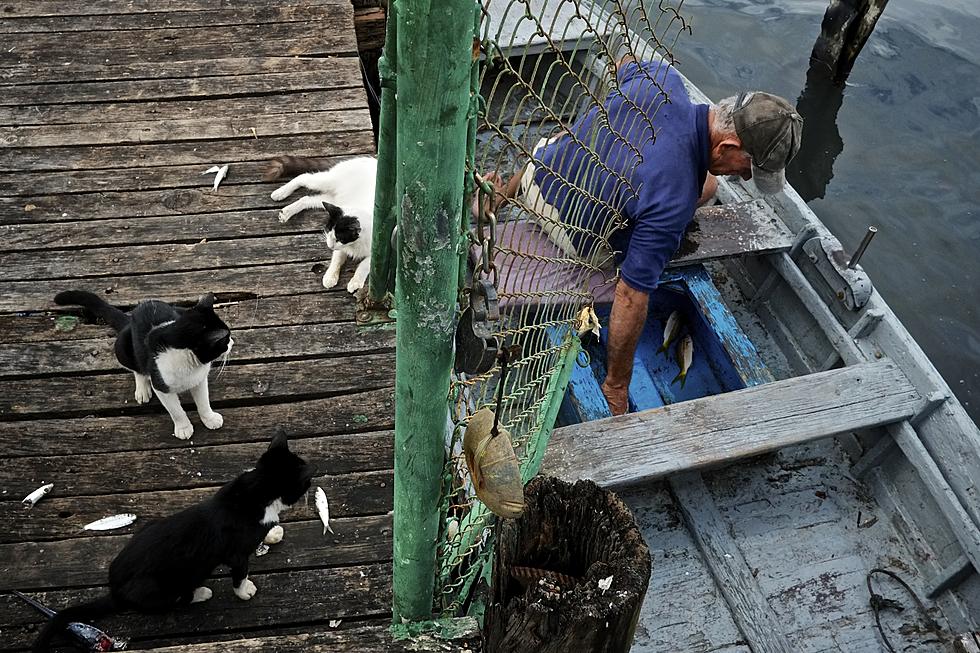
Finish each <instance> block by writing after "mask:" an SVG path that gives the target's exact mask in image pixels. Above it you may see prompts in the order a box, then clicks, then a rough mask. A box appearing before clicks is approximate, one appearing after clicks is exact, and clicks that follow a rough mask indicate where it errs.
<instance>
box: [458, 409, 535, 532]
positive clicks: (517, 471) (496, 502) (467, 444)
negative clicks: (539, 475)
mask: <svg viewBox="0 0 980 653" xmlns="http://www.w3.org/2000/svg"><path fill="white" fill-rule="evenodd" d="M493 421H494V413H493V411H492V410H490V409H489V408H481V409H480V410H478V411H476V413H474V414H473V417H471V418H470V423H469V424H468V425H467V426H466V433H464V434H463V454H464V455H465V457H466V466H467V467H468V468H469V470H470V478H472V479H473V487H474V489H475V490H476V496H477V497H479V499H480V501H482V502H483V503H484V504H486V506H487V508H489V509H490V511H491V512H493V514H495V515H497V516H499V517H507V518H514V517H519V516H520V514H521V513H522V512H524V483H523V482H522V481H521V467H520V464H519V463H518V460H517V454H516V453H514V446H513V445H512V444H511V441H510V433H509V432H507V430H506V429H503V428H499V427H498V433H497V436H496V437H493V434H492V431H493Z"/></svg>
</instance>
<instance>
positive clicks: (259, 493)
mask: <svg viewBox="0 0 980 653" xmlns="http://www.w3.org/2000/svg"><path fill="white" fill-rule="evenodd" d="M314 474H315V472H314V470H313V468H312V467H311V466H309V465H308V464H307V463H306V461H304V460H303V459H302V458H300V457H299V456H297V455H296V454H294V453H293V452H291V451H290V450H289V444H288V442H287V440H286V436H285V435H284V434H282V433H279V434H277V435H276V436H275V438H273V440H272V444H271V445H269V449H268V450H267V451H266V452H265V453H263V454H262V457H261V458H259V462H258V464H257V465H256V467H255V469H252V470H249V471H247V472H244V473H243V474H241V475H240V476H239V477H238V478H236V479H235V480H233V481H231V482H230V483H227V484H226V485H224V486H223V487H222V488H221V489H220V490H218V491H217V493H216V494H215V495H214V496H213V497H211V498H210V499H208V500H206V501H204V502H203V503H199V504H197V505H195V506H192V507H190V508H187V509H186V510H183V511H181V512H178V513H177V514H175V515H171V516H169V517H164V518H162V519H160V520H157V521H154V522H151V523H150V524H148V525H147V526H146V527H144V528H143V529H142V530H140V531H139V532H137V533H136V534H135V535H134V536H133V537H132V539H130V540H129V542H128V543H127V544H126V546H124V547H123V549H122V551H120V552H119V555H117V556H116V557H115V559H114V560H113V561H112V562H111V563H110V565H109V594H108V596H105V597H103V598H100V599H96V600H94V601H91V602H89V603H84V604H82V605H78V606H73V607H70V608H66V609H64V610H62V611H60V612H58V614H57V615H56V616H55V617H54V618H53V619H52V620H51V621H49V622H48V624H47V625H46V626H45V627H44V629H43V630H42V631H41V634H40V635H39V636H38V638H37V641H36V642H35V643H34V651H35V653H39V652H42V651H48V649H49V646H50V642H51V639H52V638H53V637H54V636H55V635H56V634H57V633H59V632H62V631H63V630H64V628H65V626H66V625H67V624H69V623H71V622H73V621H87V620H90V619H97V618H99V617H103V616H106V615H109V614H116V613H120V612H125V611H129V610H133V611H137V612H142V613H151V614H152V613H160V612H167V611H169V610H172V609H173V608H175V607H177V606H178V605H183V604H187V603H198V602H200V601H207V600H208V599H210V598H211V594H212V593H211V590H210V588H208V587H204V582H205V581H206V580H207V579H208V577H209V576H210V575H211V574H212V572H214V570H215V568H217V567H219V566H221V565H228V566H229V567H231V578H232V584H233V589H234V591H235V595H236V596H237V597H238V598H240V599H242V600H243V601H247V600H249V599H250V598H252V597H253V596H254V595H255V592H256V588H255V584H254V583H253V582H252V581H251V580H249V578H248V560H249V557H250V556H251V555H252V553H254V552H255V548H256V547H257V546H258V545H259V544H261V543H262V541H263V538H266V542H269V543H275V542H278V541H279V540H280V539H282V529H281V527H278V526H277V524H278V522H279V513H280V511H282V510H284V509H286V508H288V507H289V506H291V505H293V504H294V503H296V502H297V501H299V500H300V499H301V498H302V497H303V495H305V494H306V492H307V491H308V490H309V489H310V483H311V481H312V479H313V476H314ZM274 526H275V528H273V531H278V533H277V534H275V538H274V539H273V536H274V534H273V532H271V531H270V527H274ZM267 533H268V536H267Z"/></svg>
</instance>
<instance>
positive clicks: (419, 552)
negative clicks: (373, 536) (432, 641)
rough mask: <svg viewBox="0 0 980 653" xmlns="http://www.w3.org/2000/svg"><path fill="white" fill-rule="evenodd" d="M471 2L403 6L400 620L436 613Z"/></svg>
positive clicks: (396, 594) (398, 289)
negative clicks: (436, 570)
mask: <svg viewBox="0 0 980 653" xmlns="http://www.w3.org/2000/svg"><path fill="white" fill-rule="evenodd" d="M474 7H475V4H474V3H473V2H472V1H471V0H443V1H442V2H438V3H437V2H434V1H433V0H399V3H398V10H397V14H396V20H397V30H398V32H399V34H400V35H401V36H402V37H403V38H400V39H399V40H398V43H397V45H396V51H397V63H398V68H397V84H398V109H399V110H398V112H397V114H396V118H395V120H396V130H397V145H396V151H397V159H396V163H397V166H396V167H397V172H398V175H397V176H398V180H397V186H396V198H397V200H398V205H399V215H398V220H399V222H398V238H397V241H398V245H397V246H398V258H397V273H396V274H397V278H396V286H395V301H396V308H397V310H398V322H397V329H396V375H395V393H396V400H395V452H396V453H395V516H394V517H395V518H394V556H393V557H394V564H393V578H392V589H393V606H392V613H393V615H392V616H393V619H394V621H395V623H401V622H402V621H403V620H408V621H421V620H427V619H429V618H430V617H431V614H432V597H433V587H434V578H435V567H436V549H435V544H436V540H437V538H438V535H439V498H440V497H439V495H440V486H441V482H440V481H441V477H442V468H443V460H444V456H445V453H444V434H443V431H444V429H445V424H446V419H447V415H448V401H447V397H448V395H449V376H450V371H451V367H452V362H453V335H454V334H453V327H454V322H455V319H454V318H455V313H456V294H457V290H458V288H457V279H458V277H457V275H458V266H459V250H458V247H459V240H460V238H459V236H460V227H459V225H460V223H459V219H460V218H459V216H460V213H461V211H462V204H463V184H462V181H463V172H464V164H465V153H466V145H465V138H466V114H467V107H468V106H469V81H470V60H471V57H472V40H473V32H472V24H473V11H474Z"/></svg>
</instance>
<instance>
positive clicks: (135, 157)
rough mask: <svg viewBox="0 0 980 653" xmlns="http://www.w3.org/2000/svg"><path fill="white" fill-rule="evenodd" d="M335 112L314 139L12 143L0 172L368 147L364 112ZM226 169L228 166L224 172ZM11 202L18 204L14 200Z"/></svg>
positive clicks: (203, 161) (206, 162) (207, 162)
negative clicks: (337, 120)
mask: <svg viewBox="0 0 980 653" xmlns="http://www.w3.org/2000/svg"><path fill="white" fill-rule="evenodd" d="M340 115H342V116H346V117H347V121H346V122H345V123H342V124H337V125H335V127H336V130H335V131H333V132H329V133H328V132H324V133H323V134H322V135H320V136H318V137H317V138H315V139H311V138H310V137H309V136H269V137H266V138H248V139H236V140H226V141H221V142H220V143H215V144H213V145H211V146H208V147H203V146H202V145H201V144H200V143H193V142H191V143H161V144H150V145H117V146H115V147H112V148H107V147H99V146H94V145H84V146H80V147H64V148H62V147H50V148H48V147H26V148H12V149H10V150H7V151H5V152H4V156H3V158H2V159H0V172H7V171H21V172H23V171H25V170H66V169H77V168H89V169H110V170H116V169H118V167H119V166H120V165H127V166H141V167H146V166H156V165H192V164H193V165H200V166H204V167H203V168H201V171H202V172H203V171H204V170H205V169H207V168H209V167H211V166H212V165H214V162H215V160H216V159H220V161H221V162H224V163H229V164H233V163H235V162H237V161H268V160H269V159H270V158H271V157H273V156H277V155H279V154H282V153H283V152H288V153H290V154H302V155H310V156H319V154H320V153H323V154H324V155H325V156H336V155H338V154H345V153H349V152H364V151H370V149H371V148H372V147H373V139H374V137H373V135H372V133H371V132H370V131H365V130H366V129H368V128H369V127H370V123H369V122H365V120H366V116H367V113H366V112H364V111H355V112H342V113H341V114H340ZM232 172H233V171H229V173H228V174H232ZM256 181H257V180H256ZM218 191H219V192H220V191H221V189H220V188H219V189H218ZM39 199H40V198H39ZM77 199H78V198H77V197H72V198H71V199H70V201H72V202H74V201H77ZM34 203H35V204H37V202H34ZM4 204H7V205H9V204H10V202H9V201H5V202H4ZM13 204H15V205H17V204H19V205H20V206H23V204H22V203H21V202H19V201H18V202H14V203H13ZM38 206H40V204H38ZM225 208H228V207H225ZM239 208H244V207H239ZM4 213H6V211H4ZM106 217H121V216H106Z"/></svg>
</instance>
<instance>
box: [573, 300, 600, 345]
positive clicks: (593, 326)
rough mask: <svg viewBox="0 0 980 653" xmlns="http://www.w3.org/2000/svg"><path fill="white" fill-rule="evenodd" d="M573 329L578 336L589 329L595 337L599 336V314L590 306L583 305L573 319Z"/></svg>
mask: <svg viewBox="0 0 980 653" xmlns="http://www.w3.org/2000/svg"><path fill="white" fill-rule="evenodd" d="M575 331H576V333H578V336H579V338H581V337H582V336H584V335H585V334H586V333H588V332H589V331H591V332H592V333H594V334H595V336H596V338H598V337H599V316H598V315H596V314H595V310H594V309H593V308H592V306H583V307H582V310H581V311H579V312H578V317H577V318H576V319H575Z"/></svg>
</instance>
